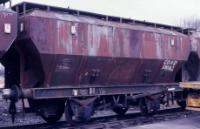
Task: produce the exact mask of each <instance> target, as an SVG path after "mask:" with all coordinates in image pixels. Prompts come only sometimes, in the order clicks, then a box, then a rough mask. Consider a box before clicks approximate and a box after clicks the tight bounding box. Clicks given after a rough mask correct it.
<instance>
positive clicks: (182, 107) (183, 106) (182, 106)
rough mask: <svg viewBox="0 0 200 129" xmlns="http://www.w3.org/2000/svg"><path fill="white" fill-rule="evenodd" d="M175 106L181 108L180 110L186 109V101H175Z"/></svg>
mask: <svg viewBox="0 0 200 129" xmlns="http://www.w3.org/2000/svg"><path fill="white" fill-rule="evenodd" d="M177 104H178V105H179V106H180V107H181V109H182V110H185V109H186V106H187V104H186V101H184V100H182V101H181V100H177Z"/></svg>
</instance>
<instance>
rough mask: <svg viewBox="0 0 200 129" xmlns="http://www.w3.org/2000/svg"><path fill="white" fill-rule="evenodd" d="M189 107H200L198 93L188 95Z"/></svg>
mask: <svg viewBox="0 0 200 129" xmlns="http://www.w3.org/2000/svg"><path fill="white" fill-rule="evenodd" d="M187 107H191V108H200V96H197V95H191V96H188V97H187Z"/></svg>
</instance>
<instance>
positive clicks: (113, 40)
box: [1, 3, 198, 123]
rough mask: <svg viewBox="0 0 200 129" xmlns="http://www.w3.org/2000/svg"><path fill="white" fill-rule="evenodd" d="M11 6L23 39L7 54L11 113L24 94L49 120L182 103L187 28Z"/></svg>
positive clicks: (148, 110)
mask: <svg viewBox="0 0 200 129" xmlns="http://www.w3.org/2000/svg"><path fill="white" fill-rule="evenodd" d="M12 9H13V10H15V11H16V12H18V15H19V18H18V37H17V40H16V41H15V42H14V43H13V44H12V46H11V47H10V49H9V51H8V52H7V53H6V55H5V56H4V58H3V59H4V60H3V62H4V64H5V69H6V74H5V79H6V85H5V89H4V92H3V95H4V97H5V98H7V99H10V100H11V104H10V112H11V114H12V116H13V117H14V114H15V103H16V102H17V101H18V100H19V99H22V101H23V103H24V108H25V109H27V110H26V111H34V112H37V113H38V114H39V115H41V116H42V117H43V118H44V120H46V121H47V122H55V121H57V120H59V119H60V117H61V116H62V114H63V112H65V116H66V119H67V121H68V122H72V123H73V122H74V120H77V119H78V120H89V119H90V117H91V115H93V113H94V111H95V110H103V109H112V110H113V111H114V112H116V113H117V114H118V115H123V114H125V113H126V111H127V110H128V109H129V108H131V107H132V106H139V107H140V109H141V112H142V113H143V114H148V113H153V112H156V111H157V110H159V108H160V104H168V102H169V100H175V99H176V100H177V102H178V104H179V105H180V106H182V107H183V108H184V107H185V101H184V97H183V96H184V93H183V92H182V90H181V89H180V88H179V87H178V82H180V81H182V79H183V77H182V74H184V71H186V72H187V71H191V70H188V69H189V68H185V67H183V65H184V64H185V62H188V60H189V54H190V53H191V51H195V50H196V49H194V50H193V47H191V43H190V42H191V38H190V36H188V34H185V32H186V30H183V29H182V28H179V27H174V26H168V25H162V24H155V23H150V22H145V21H137V20H132V19H126V18H120V17H114V16H106V15H101V14H95V13H90V12H85V11H79V10H73V9H64V8H57V7H51V6H45V5H39V4H32V3H21V4H18V5H16V6H14V7H12ZM4 37H5V36H3V37H1V38H4ZM193 46H195V45H193ZM197 49H198V48H197ZM196 51H197V50H196ZM192 53H193V52H192ZM191 55H193V54H191ZM192 57H193V56H192ZM13 66H14V67H13ZM187 73H188V72H187ZM191 75H192V74H191ZM28 109H29V110H28Z"/></svg>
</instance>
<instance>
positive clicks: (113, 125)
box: [0, 108, 200, 129]
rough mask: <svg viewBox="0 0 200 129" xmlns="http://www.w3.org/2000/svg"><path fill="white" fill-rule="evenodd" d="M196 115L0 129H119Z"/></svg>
mask: <svg viewBox="0 0 200 129" xmlns="http://www.w3.org/2000/svg"><path fill="white" fill-rule="evenodd" d="M197 115H200V113H197V112H193V111H182V110H181V109H180V108H173V109H167V110H161V111H159V112H158V114H156V115H151V116H147V117H144V116H141V114H140V113H130V114H127V115H125V116H122V117H119V116H116V115H111V116H105V117H96V118H92V119H91V120H90V121H89V122H86V123H77V124H76V126H70V125H69V124H68V123H66V122H65V121H59V122H57V123H55V124H47V123H41V124H33V125H16V126H5V127H0V129H13V128H14V129H121V128H126V127H133V126H139V125H144V124H150V123H156V122H162V121H167V120H175V119H178V118H179V119H180V118H187V117H192V116H197Z"/></svg>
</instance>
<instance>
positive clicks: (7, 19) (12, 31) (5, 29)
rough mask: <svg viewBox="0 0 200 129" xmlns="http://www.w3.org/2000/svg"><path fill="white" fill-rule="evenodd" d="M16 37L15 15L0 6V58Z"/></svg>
mask: <svg viewBox="0 0 200 129" xmlns="http://www.w3.org/2000/svg"><path fill="white" fill-rule="evenodd" d="M16 37H17V14H16V13H15V12H13V11H12V10H10V9H5V8H4V7H1V6H0V58H2V56H3V55H4V53H5V52H6V51H7V50H8V49H9V48H10V46H11V45H12V43H13V42H14V40H15V39H16Z"/></svg>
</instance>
